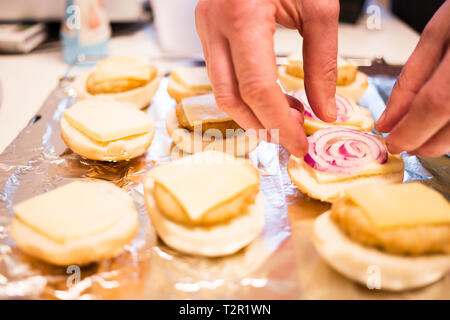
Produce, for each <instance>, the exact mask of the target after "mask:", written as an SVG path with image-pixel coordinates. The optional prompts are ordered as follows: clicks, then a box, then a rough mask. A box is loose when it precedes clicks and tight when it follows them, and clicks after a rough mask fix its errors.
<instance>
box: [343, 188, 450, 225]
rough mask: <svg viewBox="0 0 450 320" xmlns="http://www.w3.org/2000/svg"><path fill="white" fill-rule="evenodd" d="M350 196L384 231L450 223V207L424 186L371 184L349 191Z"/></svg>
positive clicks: (443, 199)
mask: <svg viewBox="0 0 450 320" xmlns="http://www.w3.org/2000/svg"><path fill="white" fill-rule="evenodd" d="M346 195H347V196H348V197H349V198H350V199H351V200H352V201H353V202H354V203H355V204H356V205H357V206H359V207H360V208H361V209H362V210H363V211H364V212H365V213H366V214H367V216H368V218H369V219H370V220H371V222H372V223H373V224H374V226H375V227H377V228H380V229H390V228H396V227H413V226H420V225H435V224H450V204H449V203H448V202H447V200H445V198H444V197H443V196H442V195H441V194H440V193H439V192H437V191H435V190H433V189H431V188H428V187H427V186H425V185H423V184H421V183H417V182H415V183H406V184H394V185H383V186H381V185H380V186H377V185H370V186H367V187H364V188H354V189H350V190H347V191H346Z"/></svg>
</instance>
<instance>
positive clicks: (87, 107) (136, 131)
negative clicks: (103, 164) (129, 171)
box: [61, 98, 154, 161]
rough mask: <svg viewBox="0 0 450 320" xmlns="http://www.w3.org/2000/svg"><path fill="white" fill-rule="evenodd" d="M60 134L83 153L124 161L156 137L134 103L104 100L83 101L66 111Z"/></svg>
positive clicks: (76, 151)
mask: <svg viewBox="0 0 450 320" xmlns="http://www.w3.org/2000/svg"><path fill="white" fill-rule="evenodd" d="M61 136H62V139H63V140H64V142H65V143H66V145H67V146H68V147H69V148H70V149H72V151H74V152H75V153H78V154H79V155H80V156H82V157H84V158H87V159H91V160H100V161H121V160H129V159H132V158H136V157H138V156H140V155H142V154H143V153H144V152H145V151H146V150H147V149H148V147H149V146H150V144H151V143H152V140H153V136H154V128H153V124H152V121H151V120H150V118H149V117H148V116H147V114H145V113H144V112H142V111H140V110H138V109H136V108H135V107H134V106H133V105H130V104H126V103H120V102H115V101H111V100H103V99H100V98H94V99H87V100H81V101H78V102H77V103H75V104H74V105H73V106H72V107H70V108H69V109H67V110H66V111H65V112H64V115H63V117H62V119H61Z"/></svg>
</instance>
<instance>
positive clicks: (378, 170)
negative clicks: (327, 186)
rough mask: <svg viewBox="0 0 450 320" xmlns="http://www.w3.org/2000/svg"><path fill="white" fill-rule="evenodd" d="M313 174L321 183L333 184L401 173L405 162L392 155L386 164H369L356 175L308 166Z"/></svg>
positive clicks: (374, 162) (375, 162)
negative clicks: (362, 177)
mask: <svg viewBox="0 0 450 320" xmlns="http://www.w3.org/2000/svg"><path fill="white" fill-rule="evenodd" d="M308 168H309V169H310V170H311V173H312V174H313V176H314V178H315V179H316V180H317V182H319V183H332V182H337V181H344V180H349V179H354V178H358V177H361V176H371V175H376V174H389V173H393V172H399V171H402V170H403V161H402V158H401V156H399V155H392V154H390V155H389V156H388V161H387V162H386V163H384V164H380V163H378V162H377V161H373V162H369V163H367V164H366V165H365V166H364V169H363V170H362V171H361V172H358V173H354V174H333V173H328V172H323V171H319V170H315V169H313V168H311V167H310V166H308Z"/></svg>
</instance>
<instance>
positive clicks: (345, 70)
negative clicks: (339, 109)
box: [286, 54, 358, 85]
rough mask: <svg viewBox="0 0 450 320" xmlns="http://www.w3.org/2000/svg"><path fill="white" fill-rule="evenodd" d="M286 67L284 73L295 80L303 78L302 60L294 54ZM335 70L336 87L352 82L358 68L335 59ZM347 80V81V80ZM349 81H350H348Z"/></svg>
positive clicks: (341, 59)
mask: <svg viewBox="0 0 450 320" xmlns="http://www.w3.org/2000/svg"><path fill="white" fill-rule="evenodd" d="M287 60H288V65H287V66H286V72H287V73H288V74H289V75H291V76H294V77H297V78H302V79H303V78H304V77H305V72H304V68H303V60H302V58H301V56H300V55H299V54H294V55H291V56H289V57H288V59H287ZM337 69H338V79H337V81H338V85H339V84H341V82H352V81H354V80H355V77H356V71H357V69H358V67H357V66H356V65H354V64H352V63H350V62H349V61H347V60H345V59H343V58H341V57H338V58H337ZM347 78H349V79H347ZM350 80H351V81H350Z"/></svg>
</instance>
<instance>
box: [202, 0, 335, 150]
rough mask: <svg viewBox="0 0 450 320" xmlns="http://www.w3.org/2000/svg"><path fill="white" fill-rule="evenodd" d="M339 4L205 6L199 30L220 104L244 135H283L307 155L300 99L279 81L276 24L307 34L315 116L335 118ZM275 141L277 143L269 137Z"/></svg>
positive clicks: (218, 1) (261, 0) (219, 0)
mask: <svg viewBox="0 0 450 320" xmlns="http://www.w3.org/2000/svg"><path fill="white" fill-rule="evenodd" d="M338 16H339V1H338V0H200V1H199V3H198V5H197V8H196V26H197V31H198V34H199V36H200V39H201V42H202V46H203V52H204V56H205V60H206V66H207V69H208V75H209V77H210V80H211V84H212V87H213V90H214V95H215V98H216V102H217V104H218V106H219V107H220V108H221V109H222V110H224V111H225V112H226V113H228V114H229V115H230V116H231V117H232V118H233V119H234V120H235V121H236V122H237V123H238V124H239V125H240V126H241V127H243V128H244V129H254V130H257V131H258V130H259V129H267V130H268V135H269V134H270V130H271V129H279V130H280V131H279V139H280V141H279V142H280V143H281V144H282V145H284V146H285V147H286V148H287V149H288V151H289V152H290V153H292V154H293V155H295V156H302V155H304V154H305V153H306V152H307V150H308V142H307V139H306V135H305V133H304V132H303V129H302V123H303V113H302V110H303V108H302V106H301V104H300V102H299V101H298V100H296V99H295V98H292V97H287V96H286V95H284V94H283V92H282V91H281V88H280V87H279V85H278V84H277V83H276V80H277V78H278V72H277V65H276V59H275V58H276V57H275V54H274V50H273V45H274V44H273V35H274V33H275V28H276V23H279V24H281V25H283V26H285V27H287V28H292V29H297V30H298V31H299V32H300V34H301V35H302V36H303V39H304V40H303V60H304V68H305V89H306V93H307V96H308V100H309V102H310V105H311V107H312V109H313V110H314V113H315V114H316V115H317V116H318V117H319V118H320V119H322V120H324V121H329V122H331V121H334V120H335V119H336V104H335V99H334V94H335V88H336V77H337V31H338ZM269 138H270V137H269Z"/></svg>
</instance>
